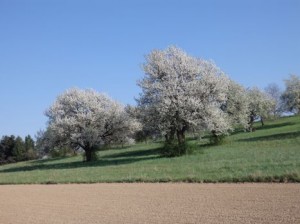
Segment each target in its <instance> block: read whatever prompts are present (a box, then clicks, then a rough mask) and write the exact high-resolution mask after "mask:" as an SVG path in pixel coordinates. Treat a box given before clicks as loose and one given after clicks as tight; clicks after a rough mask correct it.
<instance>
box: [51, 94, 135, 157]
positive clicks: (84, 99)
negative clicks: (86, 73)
mask: <svg viewBox="0 0 300 224" xmlns="http://www.w3.org/2000/svg"><path fill="white" fill-rule="evenodd" d="M46 116H47V117H48V118H49V126H48V129H49V131H48V132H49V133H48V135H49V136H50V140H51V144H50V145H54V146H62V145H65V146H69V147H72V148H74V149H75V150H76V149H83V150H84V151H85V153H86V161H91V160H92V155H93V151H94V149H95V148H96V147H97V146H100V145H105V144H110V143H117V142H123V141H125V140H126V139H127V138H128V137H130V136H131V135H133V134H134V132H135V131H136V130H138V128H139V123H138V122H136V121H135V120H134V119H132V118H131V117H130V116H129V115H128V114H127V113H126V111H125V110H124V107H123V106H122V105H121V104H119V103H118V102H116V101H114V100H112V99H111V98H110V97H108V96H107V95H105V94H101V93H97V92H96V91H94V90H80V89H76V88H75V89H70V90H67V91H66V92H65V93H63V94H61V95H60V96H58V97H57V99H56V101H55V102H54V104H53V105H52V106H51V107H50V108H49V109H48V110H47V112H46ZM46 133H47V132H46ZM53 143H54V144H53Z"/></svg>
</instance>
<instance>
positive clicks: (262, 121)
mask: <svg viewBox="0 0 300 224" xmlns="http://www.w3.org/2000/svg"><path fill="white" fill-rule="evenodd" d="M260 122H261V126H264V125H265V123H264V118H263V117H260Z"/></svg>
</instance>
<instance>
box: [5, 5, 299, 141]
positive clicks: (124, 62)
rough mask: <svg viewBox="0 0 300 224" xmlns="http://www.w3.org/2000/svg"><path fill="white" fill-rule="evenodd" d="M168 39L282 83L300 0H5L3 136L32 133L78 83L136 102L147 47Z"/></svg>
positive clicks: (238, 72)
mask: <svg viewBox="0 0 300 224" xmlns="http://www.w3.org/2000/svg"><path fill="white" fill-rule="evenodd" d="M170 45H176V46H178V47H180V48H182V49H184V50H185V51H187V52H188V53H190V54H191V55H193V56H196V57H201V58H204V59H211V60H213V61H214V62H215V63H216V64H217V65H218V66H219V67H220V68H221V69H222V70H223V71H224V72H226V73H227V74H228V75H229V76H230V77H231V78H232V79H234V80H236V81H237V82H239V83H241V84H243V85H244V86H246V87H249V86H258V87H260V88H264V87H265V86H266V85H267V84H269V83H272V82H275V83H277V84H278V85H280V86H281V87H283V82H282V80H283V79H285V78H286V77H287V76H288V74H290V73H294V74H298V75H300V1H299V0H294V1H293V0H280V1H278V0H269V1H268V0H249V1H246V0H236V1H232V0H226V1H225V0H224V1H223V0H219V1H216V0H207V1H201V0H198V1H196V0H195V1H192V0H181V1H176V0H136V1H133V0H132V1H131V0H126V1H125V0H124V1H122V0H119V1H117V0H106V1H101V0H98V1H90V0H89V1H85V0H81V1H76V0H69V1H67V0H0V107H1V108H0V136H2V135H11V134H14V135H20V136H22V137H24V136H25V135H27V134H30V135H32V136H34V135H35V134H36V132H37V131H38V130H39V129H43V128H45V126H46V122H47V118H46V117H45V116H44V111H45V110H46V109H47V108H48V107H49V106H50V105H51V104H52V103H53V102H54V100H55V98H56V96H57V95H58V94H60V93H62V92H63V91H65V90H66V89H68V88H71V87H79V88H93V89H95V90H97V91H99V92H106V93H108V94H109V95H110V96H112V97H113V98H115V99H117V100H119V101H120V102H122V103H124V104H128V103H129V104H134V103H135V101H134V97H137V96H138V93H139V91H140V89H139V88H138V87H137V86H136V81H137V80H138V79H140V78H141V77H142V76H143V72H142V70H141V64H142V63H143V62H144V56H145V55H146V54H148V53H149V52H150V51H151V50H152V49H155V48H156V49H157V48H158V49H164V48H166V47H168V46H170Z"/></svg>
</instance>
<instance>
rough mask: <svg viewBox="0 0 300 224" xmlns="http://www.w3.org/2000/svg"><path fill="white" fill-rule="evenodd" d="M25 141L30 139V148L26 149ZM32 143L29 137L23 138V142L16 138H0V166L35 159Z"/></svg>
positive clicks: (12, 136)
mask: <svg viewBox="0 0 300 224" xmlns="http://www.w3.org/2000/svg"><path fill="white" fill-rule="evenodd" d="M26 139H31V141H30V144H31V146H32V147H30V148H27V147H26ZM36 158H37V155H36V151H35V150H34V141H33V139H32V138H31V136H30V135H28V136H26V137H25V141H24V140H23V139H22V138H21V137H19V136H17V137H15V136H14V135H11V136H2V138H1V140H0V164H5V163H13V162H19V161H24V160H31V159H36Z"/></svg>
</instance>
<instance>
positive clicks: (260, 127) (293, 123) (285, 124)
mask: <svg viewBox="0 0 300 224" xmlns="http://www.w3.org/2000/svg"><path fill="white" fill-rule="evenodd" d="M295 124H296V123H295V122H284V123H279V124H265V125H264V126H259V127H257V128H256V130H268V129H272V128H281V127H284V126H291V125H295Z"/></svg>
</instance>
